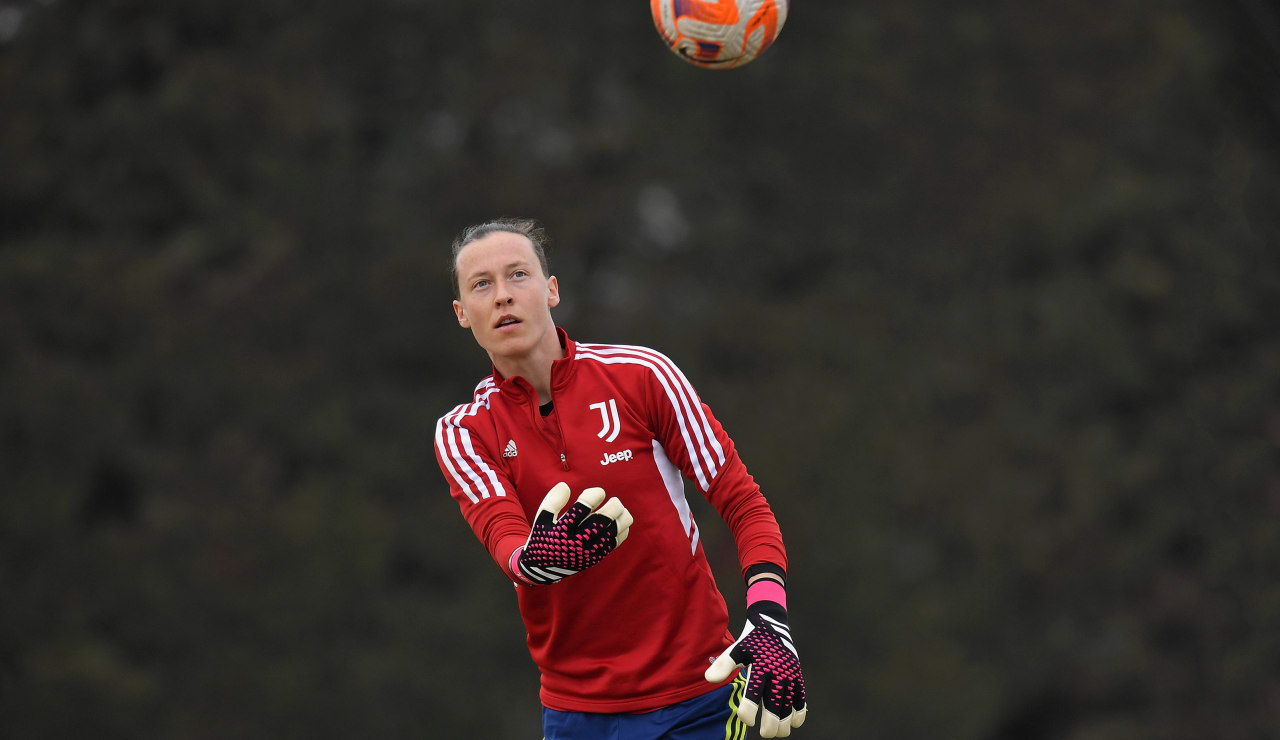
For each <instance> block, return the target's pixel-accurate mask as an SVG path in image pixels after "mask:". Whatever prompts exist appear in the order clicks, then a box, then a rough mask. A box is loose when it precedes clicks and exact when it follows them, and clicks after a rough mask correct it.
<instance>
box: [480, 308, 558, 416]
mask: <svg viewBox="0 0 1280 740" xmlns="http://www.w3.org/2000/svg"><path fill="white" fill-rule="evenodd" d="M556 336H558V337H559V338H560V346H561V347H564V357H561V358H560V359H558V360H556V361H555V362H553V363H551V391H552V392H553V393H554V392H555V391H558V390H561V389H563V388H564V387H565V386H567V385H568V384H569V380H570V378H572V377H573V370H574V368H575V367H576V364H575V363H574V359H573V355H574V353H575V352H577V343H576V342H574V341H573V340H572V339H570V338H569V334H568V332H566V331H565V330H564V329H561V328H560V327H558V326H557V327H556ZM491 369H492V370H493V382H494V383H496V384H497V386H498V388H499V389H501V390H502V392H503V394H504V395H510V396H511V397H512V398H514V399H516V400H518V401H520V402H521V403H529V402H531V401H534V400H535V399H536V398H537V396H538V392H537V391H535V390H534V389H533V384H531V383H530V382H529V381H527V380H525V379H524V378H523V377H521V376H519V375H514V376H512V377H510V378H504V377H502V373H500V372H498V368H496V367H494V368H491Z"/></svg>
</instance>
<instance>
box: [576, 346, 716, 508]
mask: <svg viewBox="0 0 1280 740" xmlns="http://www.w3.org/2000/svg"><path fill="white" fill-rule="evenodd" d="M611 354H612V356H604V355H599V354H595V353H594V352H592V351H589V350H584V349H583V345H581V344H579V345H578V353H577V354H576V355H575V356H574V357H575V359H581V358H587V359H591V360H595V361H596V362H600V363H603V364H605V365H640V366H642V367H647V368H649V370H650V371H651V372H652V373H653V375H654V377H655V378H657V379H658V382H659V383H660V384H661V385H662V389H663V390H664V391H666V393H667V400H668V401H670V402H671V407H672V408H673V409H674V410H675V412H676V421H677V425H678V426H679V427H680V436H681V437H683V438H684V444H685V449H686V450H687V451H688V453H689V464H690V466H691V467H692V468H693V472H694V473H695V474H696V476H697V478H698V485H699V486H701V487H702V490H703V491H706V490H707V489H708V488H709V487H710V485H711V484H710V482H709V480H708V476H707V475H706V474H704V473H703V470H702V465H703V461H702V459H701V458H699V456H698V452H697V450H696V449H695V447H694V443H693V440H692V439H691V438H690V437H689V424H687V423H686V422H685V414H684V412H683V411H682V410H681V402H680V399H679V398H678V397H677V394H676V392H675V390H673V389H672V387H671V384H670V383H669V382H668V381H667V378H666V376H665V374H664V373H663V372H662V371H660V370H659V369H658V368H657V367H655V366H654V364H653V363H652V362H650V361H648V360H647V359H644V358H642V357H636V356H634V355H630V354H621V353H611ZM704 450H705V448H704ZM708 457H709V456H708ZM709 470H710V472H711V476H710V477H711V479H714V478H715V468H714V467H710V468H709Z"/></svg>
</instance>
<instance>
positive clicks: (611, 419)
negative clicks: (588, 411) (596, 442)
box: [588, 398, 622, 442]
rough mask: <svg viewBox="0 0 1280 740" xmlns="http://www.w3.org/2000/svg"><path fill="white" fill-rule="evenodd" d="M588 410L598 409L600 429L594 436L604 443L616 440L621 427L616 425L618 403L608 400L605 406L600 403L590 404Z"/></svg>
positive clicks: (604, 403) (602, 402) (614, 400)
mask: <svg viewBox="0 0 1280 740" xmlns="http://www.w3.org/2000/svg"><path fill="white" fill-rule="evenodd" d="M606 406H607V408H606ZM588 408H593V409H600V422H601V427H600V431H598V432H596V436H597V437H599V438H600V439H603V440H604V441H606V442H612V441H613V440H615V439H617V438H618V432H620V431H622V425H621V424H619V423H618V401H617V400H616V399H613V398H610V399H609V401H608V403H607V404H606V402H604V401H601V402H600V403H593V404H591V405H590V406H589V407H588ZM605 435H608V436H605Z"/></svg>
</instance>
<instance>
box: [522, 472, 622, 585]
mask: <svg viewBox="0 0 1280 740" xmlns="http://www.w3.org/2000/svg"><path fill="white" fill-rule="evenodd" d="M568 501H569V486H568V485H567V484H565V483H557V484H556V485H554V486H552V488H551V490H550V491H548V492H547V496H546V498H544V499H542V504H541V505H540V506H539V507H538V514H537V517H536V518H535V519H534V521H533V529H531V530H530V531H529V538H528V539H527V540H525V543H524V544H523V545H521V546H520V547H517V548H516V550H515V552H513V553H511V559H510V561H509V562H508V565H510V567H511V572H512V573H514V574H515V575H516V576H517V577H518V578H519V579H520V581H521V582H523V583H525V584H527V585H530V586H539V585H547V584H552V583H556V582H557V581H560V580H561V579H563V578H567V577H569V576H571V575H573V574H574V573H577V572H578V571H581V570H586V569H587V568H590V567H591V566H593V565H595V564H596V563H598V562H600V561H601V560H603V559H604V556H605V555H608V554H609V553H611V552H613V549H614V548H615V547H617V546H618V545H621V544H622V541H623V540H625V539H626V538H627V532H628V531H629V528H630V527H631V522H632V521H633V520H632V517H631V512H629V511H627V509H626V507H625V506H623V505H622V502H621V501H619V500H618V499H617V497H614V498H611V499H609V501H608V503H605V505H604V506H600V504H601V502H603V501H604V489H603V488H588V489H587V490H585V491H583V492H582V495H581V496H578V500H577V501H576V502H575V503H574V504H573V506H571V507H569V510H568V511H566V512H565V513H564V515H563V516H560V517H557V516H556V515H557V514H558V513H559V512H560V510H561V509H563V508H564V505H565V504H566V503H568Z"/></svg>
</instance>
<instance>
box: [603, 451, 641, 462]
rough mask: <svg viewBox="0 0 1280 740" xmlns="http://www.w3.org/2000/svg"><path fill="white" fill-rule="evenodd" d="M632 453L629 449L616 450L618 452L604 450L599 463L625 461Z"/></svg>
mask: <svg viewBox="0 0 1280 740" xmlns="http://www.w3.org/2000/svg"><path fill="white" fill-rule="evenodd" d="M634 455H635V453H634V452H632V451H631V450H623V451H622V452H618V453H613V452H606V453H604V458H603V459H601V460H600V464H601V465H608V464H609V463H616V462H626V461H628V460H630V459H631V458H632V457H633V456H634Z"/></svg>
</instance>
